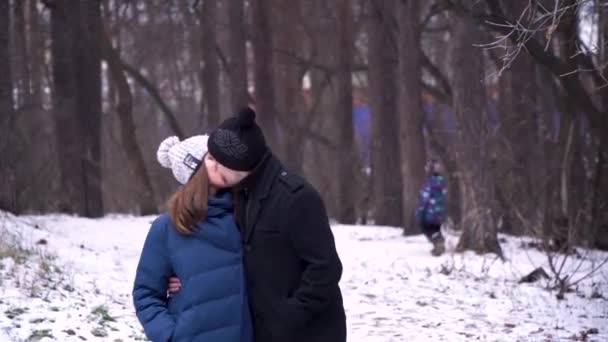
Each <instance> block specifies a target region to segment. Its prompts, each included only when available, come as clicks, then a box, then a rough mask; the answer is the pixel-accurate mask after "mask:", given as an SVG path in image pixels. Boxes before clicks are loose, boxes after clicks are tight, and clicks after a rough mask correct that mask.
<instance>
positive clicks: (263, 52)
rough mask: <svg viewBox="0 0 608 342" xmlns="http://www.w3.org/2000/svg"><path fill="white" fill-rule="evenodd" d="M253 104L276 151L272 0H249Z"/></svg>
mask: <svg viewBox="0 0 608 342" xmlns="http://www.w3.org/2000/svg"><path fill="white" fill-rule="evenodd" d="M251 8H252V10H251V19H252V31H253V32H252V37H253V39H252V42H253V52H254V85H255V107H256V111H257V113H258V114H257V117H258V121H259V123H260V127H261V128H262V130H263V131H264V136H265V137H266V140H267V144H268V146H270V147H271V148H272V149H273V150H274V151H279V147H280V146H279V141H278V136H277V121H276V119H277V115H278V114H277V107H276V106H277V103H276V96H275V92H276V90H275V73H274V70H273V65H274V51H273V46H274V44H273V38H274V34H273V26H272V20H271V18H272V1H271V0H252V1H251Z"/></svg>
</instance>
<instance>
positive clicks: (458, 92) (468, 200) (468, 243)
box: [449, 17, 502, 255]
mask: <svg viewBox="0 0 608 342" xmlns="http://www.w3.org/2000/svg"><path fill="white" fill-rule="evenodd" d="M451 27H452V36H451V39H450V44H449V45H450V58H451V62H452V65H458V66H459V67H458V68H455V69H454V70H453V74H452V91H453V94H454V112H455V116H456V119H457V120H458V127H457V129H458V132H457V134H458V142H457V145H458V146H457V148H458V162H459V163H460V167H459V170H460V173H461V175H462V177H461V181H462V184H463V187H462V199H461V200H462V206H463V208H464V210H463V215H464V216H463V221H462V225H463V227H462V229H463V233H462V235H461V237H460V241H459V243H458V249H459V250H467V249H470V250H474V251H476V252H478V253H496V254H498V255H502V251H501V248H500V245H499V244H498V236H497V230H498V228H497V222H496V221H495V219H494V215H495V213H494V193H493V190H494V189H493V187H494V184H493V180H492V177H491V174H490V172H489V170H490V166H491V164H490V157H491V152H492V151H491V148H492V147H491V144H490V139H491V137H490V135H491V131H490V122H489V120H488V113H487V104H486V95H485V86H484V83H483V79H484V67H483V55H482V51H481V50H480V49H475V48H474V46H473V45H474V44H476V43H478V42H479V41H480V37H481V33H480V31H479V30H478V29H477V28H476V27H475V25H474V24H473V23H471V22H470V21H468V20H467V19H465V18H461V17H454V18H453V20H452V22H451Z"/></svg>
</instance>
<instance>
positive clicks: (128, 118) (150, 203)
mask: <svg viewBox="0 0 608 342" xmlns="http://www.w3.org/2000/svg"><path fill="white" fill-rule="evenodd" d="M102 54H103V59H104V60H105V61H106V62H107V63H108V69H109V70H110V74H111V75H112V80H113V82H114V83H115V86H116V89H117V93H118V103H117V104H116V111H117V114H118V117H119V119H120V137H121V140H122V145H123V148H124V151H125V153H126V155H127V161H128V163H129V168H130V170H131V172H130V174H131V176H132V177H133V179H136V180H137V182H138V183H139V191H138V192H139V193H138V203H139V211H140V213H141V214H142V215H150V214H153V213H156V212H157V208H156V203H155V197H154V188H153V187H152V181H151V180H150V175H149V173H148V171H147V169H146V165H145V162H144V158H143V154H142V152H141V148H140V147H139V144H138V143H137V139H136V135H135V123H134V121H133V113H132V110H133V95H132V94H131V89H130V87H129V83H128V82H127V78H126V76H125V74H124V70H123V68H122V65H121V62H120V56H119V55H118V52H117V51H116V49H115V48H114V47H113V46H112V43H111V42H110V40H109V38H108V37H105V36H104V37H103V38H102Z"/></svg>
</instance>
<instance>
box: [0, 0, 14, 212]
mask: <svg viewBox="0 0 608 342" xmlns="http://www.w3.org/2000/svg"><path fill="white" fill-rule="evenodd" d="M9 18H10V4H9V1H0V75H2V77H0V131H1V132H3V133H2V134H1V136H0V154H1V155H2V159H3V161H2V163H0V178H1V179H3V181H2V184H3V186H2V191H0V210H8V211H10V212H16V211H17V207H16V196H17V194H16V183H15V182H16V174H15V162H16V160H15V155H14V153H12V151H13V144H14V142H15V139H14V123H15V111H14V103H13V82H12V75H11V59H10V51H11V49H10V44H9V42H10V25H9V23H10V21H9Z"/></svg>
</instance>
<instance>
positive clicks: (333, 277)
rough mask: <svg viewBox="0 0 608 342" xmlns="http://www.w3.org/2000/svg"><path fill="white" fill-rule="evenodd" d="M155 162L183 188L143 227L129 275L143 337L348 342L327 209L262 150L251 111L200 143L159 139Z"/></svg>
mask: <svg viewBox="0 0 608 342" xmlns="http://www.w3.org/2000/svg"><path fill="white" fill-rule="evenodd" d="M158 160H159V162H160V163H161V164H162V165H163V166H165V167H170V168H171V169H172V172H173V175H174V176H175V178H176V179H177V180H178V181H179V182H180V183H182V184H184V185H183V187H181V188H180V189H179V190H178V191H177V192H176V193H175V194H173V196H172V197H171V199H170V200H169V203H168V207H169V213H168V214H165V215H161V216H160V217H158V218H157V219H156V220H155V221H154V223H152V226H151V228H150V231H149V233H148V236H147V238H146V241H145V243H144V247H143V251H142V254H141V257H140V261H139V265H138V267H137V273H136V276H135V284H134V288H133V301H134V304H135V309H136V312H137V317H138V319H139V321H140V322H141V324H142V325H143V327H144V331H145V333H146V335H147V337H148V338H149V339H150V340H152V341H155V342H158V341H163V342H164V341H202V342H214V341H217V342H237V341H238V342H240V341H243V342H244V341H248V342H250V341H256V342H275V341H277V342H292V341H294V342H297V341H307V342H308V341H311V342H315V341H320V342H321V341H323V342H325V341H327V342H340V341H346V317H345V313H344V306H343V301H342V295H341V292H340V288H339V287H338V282H339V280H340V277H341V274H342V264H341V262H340V259H339V257H338V254H337V252H336V246H335V242H334V237H333V235H332V232H331V230H330V227H329V220H328V218H327V214H326V211H325V206H324V204H323V202H322V200H321V198H320V196H319V194H318V193H317V191H316V190H315V189H314V188H313V187H312V186H311V185H310V184H308V183H307V182H306V181H305V180H304V179H302V178H301V177H299V176H297V175H294V174H291V173H289V172H288V171H286V170H285V169H284V168H283V166H282V165H281V163H280V161H279V160H278V159H277V158H276V157H275V156H274V155H273V154H272V153H271V152H270V150H269V149H268V147H267V146H266V143H265V139H264V135H263V133H262V131H261V130H260V128H259V127H258V125H257V124H256V123H255V112H253V110H251V109H249V108H247V109H244V110H242V111H240V112H239V113H238V114H237V115H236V116H234V117H232V118H229V119H227V120H226V121H224V122H223V123H222V124H220V126H219V127H217V128H216V129H215V130H213V131H212V132H211V134H210V135H209V136H208V137H207V136H206V135H204V136H195V137H191V138H189V139H186V140H184V141H182V142H180V141H179V140H178V139H177V138H175V137H173V138H169V139H167V140H165V141H164V142H163V143H162V144H161V145H160V147H159V150H158ZM168 293H169V295H168Z"/></svg>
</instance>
